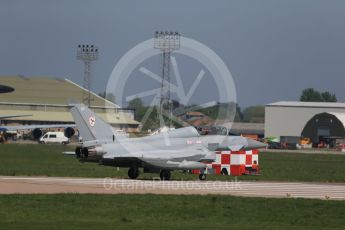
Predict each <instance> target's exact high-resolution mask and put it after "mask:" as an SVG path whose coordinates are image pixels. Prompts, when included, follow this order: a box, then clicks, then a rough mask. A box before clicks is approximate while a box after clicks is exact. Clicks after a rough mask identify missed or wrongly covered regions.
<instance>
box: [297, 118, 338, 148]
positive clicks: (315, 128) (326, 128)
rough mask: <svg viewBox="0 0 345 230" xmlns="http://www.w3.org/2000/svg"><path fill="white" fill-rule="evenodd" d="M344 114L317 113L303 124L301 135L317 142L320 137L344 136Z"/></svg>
mask: <svg viewBox="0 0 345 230" xmlns="http://www.w3.org/2000/svg"><path fill="white" fill-rule="evenodd" d="M344 124H345V114H342V113H319V114H316V115H315V116H314V117H312V118H311V119H310V120H309V121H308V122H307V124H306V125H305V126H304V128H303V131H302V134H301V136H302V137H309V138H310V139H311V141H312V142H313V143H319V139H320V137H331V136H332V137H345V128H344Z"/></svg>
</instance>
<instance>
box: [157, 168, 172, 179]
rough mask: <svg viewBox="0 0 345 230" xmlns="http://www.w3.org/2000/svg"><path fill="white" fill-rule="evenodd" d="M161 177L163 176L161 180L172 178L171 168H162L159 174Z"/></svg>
mask: <svg viewBox="0 0 345 230" xmlns="http://www.w3.org/2000/svg"><path fill="white" fill-rule="evenodd" d="M159 177H160V178H161V180H170V178H171V173H170V171H169V170H162V171H161V173H160V174H159Z"/></svg>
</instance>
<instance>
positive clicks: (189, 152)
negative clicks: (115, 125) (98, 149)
mask: <svg viewBox="0 0 345 230" xmlns="http://www.w3.org/2000/svg"><path fill="white" fill-rule="evenodd" d="M215 157H216V156H215V153H214V152H211V151H208V150H207V149H205V148H198V149H192V148H183V149H178V150H162V149H157V150H149V151H139V152H131V153H128V154H125V155H122V156H117V155H113V154H105V155H104V156H103V158H108V159H114V160H115V161H118V162H121V161H141V162H142V163H143V165H146V166H147V167H153V168H163V169H170V170H189V169H202V168H205V167H206V165H205V163H203V162H213V161H214V160H215Z"/></svg>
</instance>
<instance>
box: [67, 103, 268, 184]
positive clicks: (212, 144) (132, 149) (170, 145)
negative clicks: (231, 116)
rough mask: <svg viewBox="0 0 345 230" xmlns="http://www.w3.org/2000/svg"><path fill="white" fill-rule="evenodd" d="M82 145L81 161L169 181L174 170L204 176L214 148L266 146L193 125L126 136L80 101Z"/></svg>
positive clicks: (77, 120) (78, 120)
mask: <svg viewBox="0 0 345 230" xmlns="http://www.w3.org/2000/svg"><path fill="white" fill-rule="evenodd" d="M71 113H72V116H73V119H74V121H75V123H76V127H77V129H78V130H79V134H80V135H81V137H82V138H83V142H82V146H79V147H77V148H76V156H77V158H79V159H80V160H81V161H93V162H98V163H100V164H103V165H108V166H114V167H126V168H129V170H128V176H129V177H130V178H131V179H136V178H137V177H138V176H139V168H143V172H144V173H159V174H160V178H161V179H162V180H169V179H170V177H171V171H173V170H192V169H200V172H201V174H200V175H199V179H200V180H205V179H206V174H205V173H204V169H205V167H206V165H205V163H210V162H213V161H214V160H215V151H216V150H217V151H218V150H232V151H238V150H244V149H256V148H262V147H265V146H266V145H265V144H263V143H261V142H258V141H254V140H251V139H247V138H244V137H241V136H229V135H228V132H224V131H223V132H222V133H213V135H200V134H199V132H198V130H197V129H195V128H194V127H185V128H179V129H175V130H171V131H168V132H166V133H159V134H156V135H153V136H146V137H140V138H128V137H125V136H124V135H123V134H120V133H117V132H116V131H115V130H114V129H113V128H112V127H111V126H110V125H109V124H107V123H106V122H105V121H103V120H102V119H101V118H100V117H98V116H97V115H96V114H95V113H94V112H93V111H91V110H90V109H89V108H88V107H86V106H85V105H83V104H77V105H74V106H73V107H72V109H71Z"/></svg>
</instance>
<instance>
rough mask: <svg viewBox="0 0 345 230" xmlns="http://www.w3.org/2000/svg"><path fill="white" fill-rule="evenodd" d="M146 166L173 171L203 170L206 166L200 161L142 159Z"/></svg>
mask: <svg viewBox="0 0 345 230" xmlns="http://www.w3.org/2000/svg"><path fill="white" fill-rule="evenodd" d="M141 160H142V161H144V162H145V163H146V164H148V165H150V166H153V167H156V168H164V169H171V170H173V169H174V170H176V169H177V170H188V169H203V168H205V167H206V165H205V164H204V163H202V162H198V161H188V160H182V161H179V160H164V159H141Z"/></svg>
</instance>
